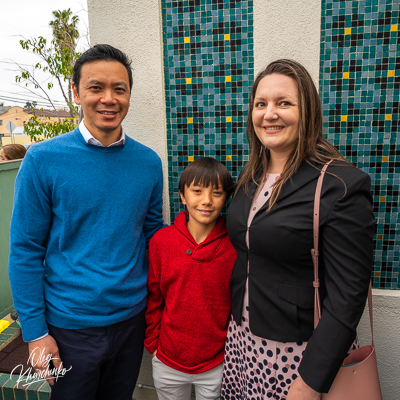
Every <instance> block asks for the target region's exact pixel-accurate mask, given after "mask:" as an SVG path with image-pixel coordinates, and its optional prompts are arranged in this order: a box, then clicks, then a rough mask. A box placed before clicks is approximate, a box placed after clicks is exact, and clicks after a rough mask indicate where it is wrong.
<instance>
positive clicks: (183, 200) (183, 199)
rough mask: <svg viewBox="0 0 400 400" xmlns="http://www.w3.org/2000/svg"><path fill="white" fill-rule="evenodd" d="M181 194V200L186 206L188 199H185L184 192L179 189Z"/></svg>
mask: <svg viewBox="0 0 400 400" xmlns="http://www.w3.org/2000/svg"><path fill="white" fill-rule="evenodd" d="M179 194H180V196H181V201H182V203H183V204H184V205H185V206H186V200H185V196H184V195H183V193H182V192H181V191H179Z"/></svg>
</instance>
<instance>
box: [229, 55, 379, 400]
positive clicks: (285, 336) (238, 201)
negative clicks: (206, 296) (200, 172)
mask: <svg viewBox="0 0 400 400" xmlns="http://www.w3.org/2000/svg"><path fill="white" fill-rule="evenodd" d="M247 139H248V141H249V145H250V148H251V154H250V160H249V162H248V163H247V165H246V166H245V167H244V168H243V170H242V172H241V175H240V177H239V181H238V183H237V188H236V192H235V196H234V199H233V201H232V203H231V205H230V207H229V210H228V216H227V225H228V233H229V237H230V239H231V241H232V244H233V245H234V247H235V249H236V251H237V255H238V256H237V260H236V263H235V267H234V270H233V273H232V277H231V281H230V284H231V291H232V319H231V322H230V325H229V329H228V337H227V341H226V349H225V361H224V377H223V382H222V395H221V396H222V397H221V398H222V399H224V400H225V399H269V398H273V399H287V400H314V399H319V398H320V393H325V392H328V390H329V388H330V386H331V384H332V382H333V380H334V378H335V376H336V373H337V371H338V370H339V368H340V365H341V363H342V361H343V359H344V358H345V356H346V354H347V352H348V350H349V348H350V346H351V344H352V342H353V341H354V340H355V338H356V327H357V324H358V322H359V319H360V318H361V315H362V312H363V309H364V305H365V300H366V296H367V291H368V284H369V279H370V276H371V270H372V253H373V233H374V226H375V220H374V216H373V212H372V197H371V194H370V184H371V182H370V178H369V176H368V175H367V174H365V173H363V172H362V171H360V170H359V169H357V168H355V167H353V166H351V165H350V164H349V163H347V162H346V160H345V159H344V158H343V157H342V156H341V155H340V153H339V152H338V151H337V150H336V149H335V148H334V147H333V146H332V145H330V144H329V143H328V142H327V141H326V140H325V139H324V138H323V136H322V113H321V105H320V100H319V97H318V93H317V90H316V88H315V86H314V84H313V81H312V79H311V77H310V75H309V74H308V72H307V71H306V70H305V69H304V67H302V66H301V65H300V64H298V63H297V62H295V61H291V60H278V61H275V62H273V63H271V64H270V65H268V67H267V68H266V69H265V70H264V71H262V72H261V73H260V74H259V75H258V77H257V78H256V80H255V82H254V85H253V89H252V93H251V98H250V107H249V116H248V121H247ZM329 160H334V161H333V162H332V164H331V165H330V166H329V167H328V169H327V173H326V174H325V178H324V182H323V187H322V194H321V210H320V257H319V258H320V272H319V275H320V280H321V287H320V295H321V305H322V318H321V320H320V322H319V324H318V327H317V328H316V329H315V330H314V329H313V312H314V288H313V263H312V259H311V253H310V251H311V248H312V247H313V238H312V236H313V226H312V218H313V205H314V195H315V188H316V184H317V179H318V177H319V175H320V170H321V169H322V167H323V165H324V164H325V163H327V162H328V161H329Z"/></svg>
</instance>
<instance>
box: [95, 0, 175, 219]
mask: <svg viewBox="0 0 400 400" xmlns="http://www.w3.org/2000/svg"><path fill="white" fill-rule="evenodd" d="M88 12H89V29H90V40H91V45H95V44H99V43H107V44H110V45H112V46H115V47H117V48H119V49H120V50H122V51H124V52H125V53H127V54H128V55H129V57H130V58H131V59H132V67H133V85H132V94H131V106H130V109H129V113H128V115H127V117H126V119H125V121H124V124H123V125H124V129H125V131H126V133H127V134H128V135H129V136H131V137H132V138H134V139H135V140H138V141H139V142H141V143H143V144H145V145H146V146H149V147H150V148H152V149H153V150H155V151H156V152H157V154H158V155H159V156H160V158H161V161H162V163H163V171H164V207H163V211H164V221H165V222H166V223H169V197H168V175H167V165H168V164H167V151H166V148H167V142H166V131H165V120H166V117H165V102H164V83H163V82H164V80H163V76H164V72H163V58H162V32H161V29H162V28H161V16H160V13H161V10H160V5H159V2H158V1H157V0H146V1H144V0H139V1H137V0H115V1H112V2H110V1H104V0H88Z"/></svg>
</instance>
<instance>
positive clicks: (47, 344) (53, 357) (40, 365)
mask: <svg viewBox="0 0 400 400" xmlns="http://www.w3.org/2000/svg"><path fill="white" fill-rule="evenodd" d="M29 361H30V363H31V365H32V367H33V368H34V369H35V371H36V372H37V373H38V374H39V375H40V376H41V377H42V378H44V379H46V380H47V382H49V384H50V385H53V384H54V376H53V375H52V374H51V373H50V368H51V366H50V365H49V364H50V361H53V365H54V367H55V368H57V369H62V361H61V358H60V354H59V353H58V347H57V343H56V341H55V340H54V339H53V337H52V336H50V335H47V336H46V337H44V338H42V339H39V340H35V341H34V342H29Z"/></svg>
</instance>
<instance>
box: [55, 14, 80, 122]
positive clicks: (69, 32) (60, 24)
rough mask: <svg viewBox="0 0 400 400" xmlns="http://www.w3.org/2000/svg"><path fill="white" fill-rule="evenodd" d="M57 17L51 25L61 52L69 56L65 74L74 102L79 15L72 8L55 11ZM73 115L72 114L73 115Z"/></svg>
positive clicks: (69, 96) (69, 92) (69, 97)
mask: <svg viewBox="0 0 400 400" xmlns="http://www.w3.org/2000/svg"><path fill="white" fill-rule="evenodd" d="M53 16H54V17H55V19H54V20H53V21H50V24H49V25H50V27H51V28H52V30H53V36H54V39H55V41H56V44H57V46H58V48H59V49H60V53H61V54H62V56H63V57H65V58H68V65H69V67H70V68H69V71H68V73H66V74H65V76H66V78H67V81H68V100H69V101H70V103H72V89H71V82H72V71H73V67H74V64H75V61H76V60H75V57H74V54H76V53H75V48H76V44H77V40H78V38H79V32H78V29H77V25H78V22H79V17H78V16H77V15H73V13H72V11H71V9H70V8H68V10H56V11H53ZM71 116H72V115H71Z"/></svg>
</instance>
